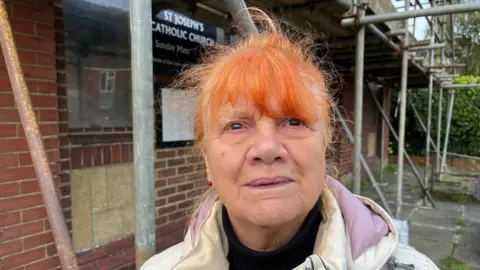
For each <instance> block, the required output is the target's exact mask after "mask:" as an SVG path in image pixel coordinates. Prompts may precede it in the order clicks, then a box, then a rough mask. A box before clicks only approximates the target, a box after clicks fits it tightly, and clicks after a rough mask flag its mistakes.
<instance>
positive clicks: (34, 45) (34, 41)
mask: <svg viewBox="0 0 480 270" xmlns="http://www.w3.org/2000/svg"><path fill="white" fill-rule="evenodd" d="M13 36H14V39H15V44H16V45H17V48H19V49H27V50H35V51H43V52H55V41H54V40H52V39H43V38H38V37H34V36H26V35H23V34H14V35H13ZM54 73H55V70H54Z"/></svg>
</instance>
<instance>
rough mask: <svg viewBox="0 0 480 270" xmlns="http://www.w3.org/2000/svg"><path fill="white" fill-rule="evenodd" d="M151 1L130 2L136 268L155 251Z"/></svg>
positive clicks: (138, 0)
mask: <svg viewBox="0 0 480 270" xmlns="http://www.w3.org/2000/svg"><path fill="white" fill-rule="evenodd" d="M151 20H152V1H151V0H135V1H131V2H130V38H131V55H132V56H131V62H132V105H133V152H134V156H133V157H134V168H135V189H136V196H135V197H136V199H135V214H136V226H135V228H136V229H135V258H136V268H137V269H140V267H141V266H142V265H143V264H144V263H145V262H146V261H147V260H148V259H149V258H150V257H152V256H153V255H154V254H155V244H156V237H155V235H156V231H155V147H154V132H153V131H154V129H155V128H154V108H153V66H152V63H153V58H152V26H151Z"/></svg>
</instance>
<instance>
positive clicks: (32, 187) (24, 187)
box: [20, 180, 40, 193]
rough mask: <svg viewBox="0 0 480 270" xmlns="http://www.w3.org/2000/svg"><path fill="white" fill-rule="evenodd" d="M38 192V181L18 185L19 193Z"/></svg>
mask: <svg viewBox="0 0 480 270" xmlns="http://www.w3.org/2000/svg"><path fill="white" fill-rule="evenodd" d="M39 191H40V184H39V182H38V180H32V181H25V182H21V183H20V193H34V192H39Z"/></svg>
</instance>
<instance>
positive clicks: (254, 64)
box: [174, 9, 333, 147]
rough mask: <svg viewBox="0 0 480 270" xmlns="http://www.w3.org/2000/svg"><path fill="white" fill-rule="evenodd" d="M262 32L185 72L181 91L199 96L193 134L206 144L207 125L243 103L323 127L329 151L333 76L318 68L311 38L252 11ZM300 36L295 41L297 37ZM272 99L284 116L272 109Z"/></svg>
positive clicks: (178, 84)
mask: <svg viewBox="0 0 480 270" xmlns="http://www.w3.org/2000/svg"><path fill="white" fill-rule="evenodd" d="M249 13H250V15H251V16H252V18H253V20H254V21H255V23H256V25H257V29H258V32H257V33H252V34H249V35H248V36H247V37H245V38H244V39H242V40H240V41H239V42H237V43H235V44H232V45H217V46H215V47H214V48H212V49H210V51H209V52H208V53H207V54H206V55H205V57H204V58H203V61H202V63H200V64H197V65H193V66H191V67H190V68H188V69H186V70H185V71H183V72H182V73H181V74H180V76H179V77H178V78H177V80H176V82H175V83H174V87H175V88H177V89H186V90H190V91H194V92H196V93H197V94H198V100H197V104H196V110H195V115H194V118H195V125H194V134H195V137H196V142H197V144H203V142H204V140H205V137H206V133H207V132H208V126H209V123H212V122H211V121H213V123H216V122H217V121H219V113H220V110H221V108H222V107H223V106H224V105H226V104H232V105H234V104H235V103H236V102H237V101H238V100H239V99H243V100H246V101H248V102H251V103H252V104H253V105H254V106H255V107H256V108H257V109H258V110H259V111H260V112H262V113H264V114H266V115H267V116H269V117H272V118H277V117H295V118H298V119H301V120H303V121H305V122H306V123H315V122H317V121H322V122H323V128H324V131H325V139H326V145H327V147H328V146H329V145H330V142H331V137H332V124H331V123H332V116H331V114H330V108H331V106H332V104H333V103H332V99H331V95H330V94H329V91H328V80H329V78H330V76H329V75H330V74H329V73H327V72H325V71H324V70H322V69H321V68H320V67H319V64H322V63H324V62H321V61H320V60H319V59H318V58H317V57H316V54H315V51H314V50H313V48H314V43H313V38H312V37H311V36H300V35H299V32H297V31H293V32H290V33H287V32H286V31H284V30H282V29H281V26H280V24H279V23H278V22H275V21H274V20H273V19H271V18H270V17H269V16H267V14H266V13H264V12H263V11H261V10H259V9H249ZM294 36H297V37H294ZM272 97H273V98H274V99H275V102H276V105H277V106H278V105H280V110H279V109H278V108H274V107H273V106H272V105H273V104H271V99H272Z"/></svg>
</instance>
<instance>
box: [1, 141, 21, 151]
mask: <svg viewBox="0 0 480 270" xmlns="http://www.w3.org/2000/svg"><path fill="white" fill-rule="evenodd" d="M16 151H28V144H27V141H26V140H25V139H5V140H0V153H1V152H4V153H7V152H16Z"/></svg>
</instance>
